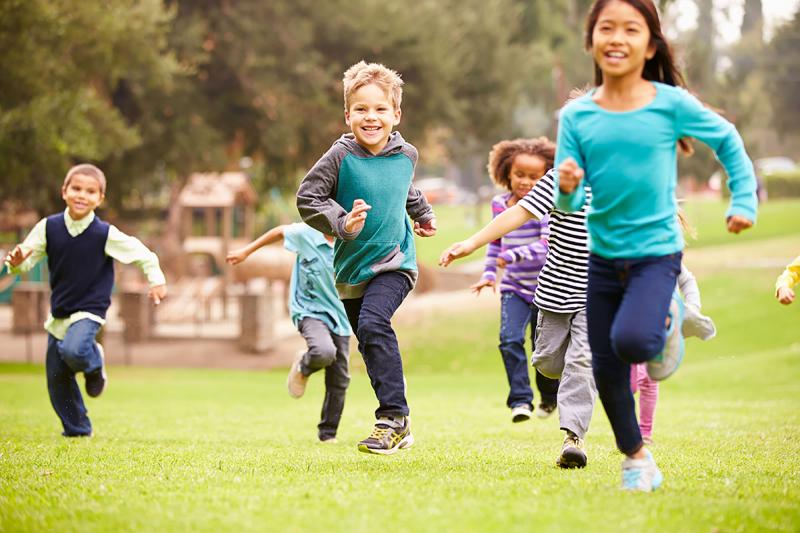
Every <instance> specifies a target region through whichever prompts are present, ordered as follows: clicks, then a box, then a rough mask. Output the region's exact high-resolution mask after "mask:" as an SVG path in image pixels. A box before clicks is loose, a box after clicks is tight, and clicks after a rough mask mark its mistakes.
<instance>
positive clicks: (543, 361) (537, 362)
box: [531, 352, 564, 379]
mask: <svg viewBox="0 0 800 533" xmlns="http://www.w3.org/2000/svg"><path fill="white" fill-rule="evenodd" d="M531 365H533V366H534V368H536V370H537V372H539V373H540V374H541V375H543V376H544V377H546V378H550V379H559V378H560V377H561V374H562V373H563V372H564V359H563V358H559V357H554V356H552V355H549V354H545V353H539V352H534V354H533V357H531Z"/></svg>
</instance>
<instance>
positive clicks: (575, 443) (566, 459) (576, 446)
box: [556, 431, 586, 468]
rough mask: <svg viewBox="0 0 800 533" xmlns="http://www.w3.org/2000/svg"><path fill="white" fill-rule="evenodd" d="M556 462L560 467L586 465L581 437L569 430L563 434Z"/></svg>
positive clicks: (580, 466) (581, 466)
mask: <svg viewBox="0 0 800 533" xmlns="http://www.w3.org/2000/svg"><path fill="white" fill-rule="evenodd" d="M556 464H557V465H558V466H559V467H560V468H583V467H585V466H586V452H584V451H583V439H582V438H580V437H578V436H577V435H576V434H574V433H573V432H571V431H567V434H566V435H565V436H564V444H563V445H562V446H561V455H559V456H558V459H557V460H556Z"/></svg>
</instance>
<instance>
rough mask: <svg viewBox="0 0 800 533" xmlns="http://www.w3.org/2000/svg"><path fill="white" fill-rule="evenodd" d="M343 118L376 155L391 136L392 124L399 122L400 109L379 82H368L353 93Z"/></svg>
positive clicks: (357, 139)
mask: <svg viewBox="0 0 800 533" xmlns="http://www.w3.org/2000/svg"><path fill="white" fill-rule="evenodd" d="M344 119H345V122H346V123H347V125H348V126H350V130H351V131H352V132H353V135H355V136H356V141H358V144H360V145H361V146H363V147H364V148H366V149H367V150H369V151H370V152H371V153H372V154H375V155H377V154H378V153H380V151H381V150H383V148H384V146H386V143H387V142H388V140H389V134H391V133H392V128H393V127H394V126H397V125H398V124H400V109H399V108H398V109H395V107H394V105H393V104H392V100H391V98H390V97H389V95H388V94H387V93H386V92H384V90H383V89H381V88H380V87H379V86H378V85H376V84H374V83H368V84H367V85H364V86H363V87H359V88H358V90H356V91H354V92H353V94H352V95H351V96H350V103H349V104H348V108H347V110H346V111H345V112H344Z"/></svg>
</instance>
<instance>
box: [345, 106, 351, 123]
mask: <svg viewBox="0 0 800 533" xmlns="http://www.w3.org/2000/svg"><path fill="white" fill-rule="evenodd" d="M344 123H345V124H347V125H348V126H349V125H350V111H348V110H347V109H345V110H344Z"/></svg>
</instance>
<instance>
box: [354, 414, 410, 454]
mask: <svg viewBox="0 0 800 533" xmlns="http://www.w3.org/2000/svg"><path fill="white" fill-rule="evenodd" d="M400 418H402V421H400ZM413 444H414V436H413V435H412V434H411V422H410V420H409V418H408V417H407V416H404V417H398V418H395V419H393V418H389V417H381V418H379V419H378V421H377V422H376V423H375V427H374V428H372V433H371V434H370V436H369V437H367V438H366V439H364V440H362V441H361V442H359V443H358V451H360V452H364V453H377V454H379V455H392V454H393V453H395V452H397V451H398V450H402V449H405V448H410V447H411V446H412V445H413Z"/></svg>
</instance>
